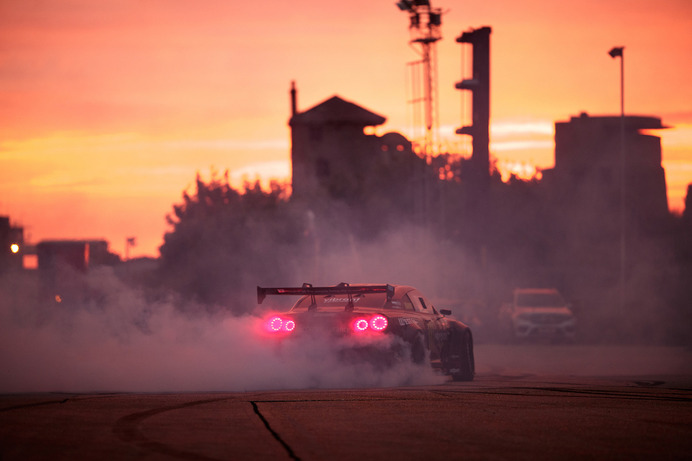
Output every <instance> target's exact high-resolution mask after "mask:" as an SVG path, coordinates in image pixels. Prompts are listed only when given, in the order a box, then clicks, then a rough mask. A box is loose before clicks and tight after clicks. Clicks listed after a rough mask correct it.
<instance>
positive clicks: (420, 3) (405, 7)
mask: <svg viewBox="0 0 692 461" xmlns="http://www.w3.org/2000/svg"><path fill="white" fill-rule="evenodd" d="M396 6H397V7H399V9H400V10H401V11H406V12H408V14H409V19H410V24H409V31H410V33H411V41H410V44H411V46H413V47H414V49H416V51H417V52H418V53H419V54H420V56H421V59H420V60H419V61H414V62H412V63H409V66H410V71H411V85H412V95H413V97H412V99H411V101H410V102H411V103H413V105H414V123H415V124H421V120H420V119H421V117H420V115H419V114H420V109H421V107H422V109H423V111H422V112H423V120H422V125H423V127H424V130H425V134H424V141H423V146H422V152H419V154H422V155H423V156H424V157H425V158H426V159H428V158H429V157H430V155H431V154H433V153H434V152H435V151H436V149H437V145H438V143H439V139H438V138H439V135H438V131H439V122H438V118H439V117H438V107H437V54H436V49H435V43H436V42H437V41H438V40H440V39H441V38H442V34H441V31H440V29H441V26H442V10H441V9H440V8H433V6H432V5H431V3H430V1H429V0H400V1H399V2H397V3H396ZM421 74H422V79H421V78H420V77H421ZM421 80H422V82H421Z"/></svg>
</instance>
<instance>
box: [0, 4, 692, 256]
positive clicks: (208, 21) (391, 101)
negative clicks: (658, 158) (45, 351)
mask: <svg viewBox="0 0 692 461" xmlns="http://www.w3.org/2000/svg"><path fill="white" fill-rule="evenodd" d="M433 6H435V7H440V8H442V9H443V10H444V11H445V14H444V16H443V24H442V34H443V39H442V40H441V41H440V42H438V45H437V54H438V69H439V78H438V84H439V106H440V107H439V114H440V117H439V121H440V131H441V134H442V138H443V141H444V142H445V144H446V145H447V146H448V147H450V148H452V149H454V150H455V151H457V152H461V153H464V154H469V153H470V150H469V149H470V142H468V140H466V141H465V140H464V139H463V138H461V137H460V136H457V135H454V134H453V132H454V129H456V128H457V127H459V126H461V125H466V124H469V121H468V119H466V120H465V119H463V118H464V117H468V109H464V108H462V92H461V91H458V90H455V89H454V83H455V82H457V81H459V80H461V78H462V70H463V71H464V72H465V74H466V75H465V76H468V73H469V72H470V64H469V63H466V64H462V56H465V57H466V59H468V58H469V57H470V51H469V50H468V49H467V51H466V52H465V54H464V53H463V52H462V50H463V47H462V46H461V45H460V44H458V43H456V42H455V38H456V37H457V36H458V35H459V34H460V33H461V32H463V31H465V30H468V29H470V28H476V27H481V26H485V25H487V26H490V27H492V29H493V32H492V35H491V154H492V155H493V157H494V158H496V159H497V161H498V165H500V166H501V167H502V168H504V169H515V170H516V169H520V170H522V169H523V170H527V171H530V170H531V167H533V166H537V167H539V168H540V167H543V168H549V167H551V166H552V165H553V148H554V144H553V124H554V122H555V121H564V120H568V119H569V117H571V116H574V115H578V114H579V113H580V112H582V111H586V112H588V113H589V114H592V115H619V111H620V63H619V60H618V59H611V58H610V56H608V50H610V49H611V48H612V47H614V46H625V61H624V62H625V111H626V113H627V114H631V115H653V116H658V117H661V118H662V120H663V123H664V124H666V125H668V126H671V127H673V128H671V129H669V130H661V131H657V134H658V135H660V136H661V137H662V146H663V165H664V167H665V170H666V178H667V182H668V198H669V204H670V208H671V209H673V210H678V211H680V210H682V208H683V200H684V196H685V193H686V187H687V184H688V183H690V182H692V90H691V86H692V1H689V0H582V1H574V0H562V1H559V2H558V1H554V0H524V1H521V2H517V1H510V0H485V1H483V2H480V1H477V2H473V1H452V0H446V1H444V0H438V1H434V2H433ZM408 24H409V20H408V16H407V14H406V13H403V12H401V11H399V9H398V8H396V6H395V1H394V0H382V1H380V0H351V1H343V2H333V1H325V0H294V1H276V0H254V1H250V2H242V1H237V0H223V1H221V0H204V1H199V2H191V1H187V0H99V1H93V0H50V1H49V0H32V1H20V0H0V215H9V216H10V217H11V219H12V221H13V223H14V224H15V225H22V226H24V228H25V235H26V236H27V237H28V238H29V239H30V241H31V242H33V243H36V242H38V241H40V240H44V239H54V238H105V239H106V240H108V241H109V242H110V246H111V250H112V251H114V252H116V253H119V254H121V255H123V254H124V247H125V239H126V238H127V237H136V238H137V246H136V247H135V248H134V249H133V251H132V254H131V256H139V255H150V256H157V255H158V246H159V245H160V244H161V243H162V238H163V234H164V232H165V231H166V230H167V229H168V226H167V224H166V222H165V216H166V214H167V213H169V212H170V211H171V209H172V205H173V204H174V203H178V202H180V200H181V195H182V192H183V190H186V189H188V188H189V187H190V186H191V185H192V184H193V182H194V178H195V174H196V173H197V172H200V173H201V174H202V176H203V177H205V178H208V177H209V175H210V171H211V169H212V168H213V169H215V170H217V171H219V172H223V171H224V170H226V169H229V170H230V171H231V175H232V178H233V179H234V181H236V182H237V183H238V184H239V183H240V181H241V180H242V178H243V177H246V178H248V179H253V178H255V177H256V175H257V174H261V175H262V176H263V177H277V178H287V177H288V175H289V171H290V133H289V129H288V125H287V121H288V118H289V116H290V114H289V109H290V104H289V94H288V91H289V87H290V82H291V80H295V81H296V84H297V87H298V108H299V110H306V109H308V108H310V107H312V106H313V105H315V104H318V103H320V102H322V101H323V100H325V99H327V98H329V97H331V96H333V95H335V94H337V95H339V96H341V97H342V98H344V99H346V100H349V101H351V102H354V103H356V104H359V105H361V106H364V107H366V108H368V109H370V110H372V111H373V112H376V113H378V114H381V115H383V116H385V117H387V123H386V124H385V125H384V126H382V127H379V128H378V129H377V133H378V134H384V133H385V132H387V131H400V132H403V133H404V134H407V135H409V136H413V132H412V109H411V107H410V106H409V105H408V104H407V102H406V101H407V98H408V97H409V96H410V94H409V92H408V91H407V88H406V87H407V79H406V63H407V62H410V61H414V60H416V59H418V55H417V54H416V52H415V50H414V49H413V48H411V47H410V46H409V44H408V41H409V31H408Z"/></svg>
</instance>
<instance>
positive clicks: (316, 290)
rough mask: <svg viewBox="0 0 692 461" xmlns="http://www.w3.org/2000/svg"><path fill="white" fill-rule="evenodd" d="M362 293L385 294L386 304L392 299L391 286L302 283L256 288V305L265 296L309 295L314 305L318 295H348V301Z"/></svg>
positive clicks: (392, 289)
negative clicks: (317, 285) (293, 285)
mask: <svg viewBox="0 0 692 461" xmlns="http://www.w3.org/2000/svg"><path fill="white" fill-rule="evenodd" d="M364 293H386V295H387V302H391V300H392V297H394V287H393V286H392V285H389V284H387V285H350V284H348V283H343V282H342V283H340V284H338V285H335V286H330V287H313V286H312V285H311V284H310V283H304V284H303V286H300V287H286V288H262V287H260V286H258V287H257V304H262V301H264V298H266V297H267V295H299V296H305V295H309V296H310V297H311V302H312V305H313V306H314V305H315V304H316V302H315V296H319V295H344V294H345V295H348V297H349V300H350V299H351V297H352V296H353V295H357V294H364Z"/></svg>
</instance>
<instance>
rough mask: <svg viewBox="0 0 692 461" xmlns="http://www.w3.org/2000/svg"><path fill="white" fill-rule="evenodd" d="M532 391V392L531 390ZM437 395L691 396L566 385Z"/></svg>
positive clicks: (681, 398) (663, 398)
mask: <svg viewBox="0 0 692 461" xmlns="http://www.w3.org/2000/svg"><path fill="white" fill-rule="evenodd" d="M532 391H533V392H532ZM434 392H435V393H436V394H439V395H447V396H450V395H456V394H486V395H513V396H521V397H544V396H545V394H544V392H553V393H555V394H569V395H570V396H571V397H580V398H604V399H612V398H615V399H623V400H654V401H669V402H690V403H692V397H689V396H688V395H689V394H683V395H680V394H678V393H672V394H669V395H660V394H649V393H643V392H630V391H611V390H598V389H577V388H566V387H508V388H502V389H484V390H466V391H446V390H445V391H434Z"/></svg>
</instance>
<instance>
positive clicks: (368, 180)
mask: <svg viewBox="0 0 692 461" xmlns="http://www.w3.org/2000/svg"><path fill="white" fill-rule="evenodd" d="M291 111H292V114H291V119H290V122H289V125H290V127H291V160H292V169H293V171H292V173H293V176H292V187H293V199H296V200H307V201H310V200H315V199H317V198H326V199H337V200H342V201H346V202H357V201H358V200H361V199H364V198H366V197H368V196H370V195H372V194H374V193H377V192H379V191H378V190H376V189H378V186H377V185H375V184H373V183H374V182H376V181H377V178H379V179H380V180H381V181H383V182H384V183H386V182H387V178H386V177H387V176H391V175H393V174H403V175H411V177H412V176H413V175H415V171H414V170H415V165H417V164H418V163H419V161H422V162H423V163H424V161H423V160H422V159H420V158H419V157H418V156H417V155H416V154H415V153H414V152H413V149H412V145H411V142H410V141H408V140H407V139H406V138H405V137H404V136H402V135H401V134H399V133H393V132H392V133H387V134H385V135H383V136H377V135H368V134H365V129H366V128H367V127H374V126H378V125H381V124H383V123H384V122H385V120H386V119H385V117H382V116H381V115H378V114H376V113H374V112H371V111H369V110H367V109H364V108H363V107H360V106H358V105H356V104H353V103H351V102H349V101H346V100H344V99H341V98H340V97H338V96H333V97H331V98H329V99H327V100H326V101H324V102H322V103H320V104H318V105H316V106H314V107H312V108H310V109H308V110H306V111H304V112H298V110H297V102H296V90H295V87H292V88H291ZM402 166H405V167H407V168H402ZM409 179H411V178H410V177H406V176H403V177H399V182H405V181H407V180H409ZM393 193H397V192H396V191H395V192H393Z"/></svg>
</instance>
